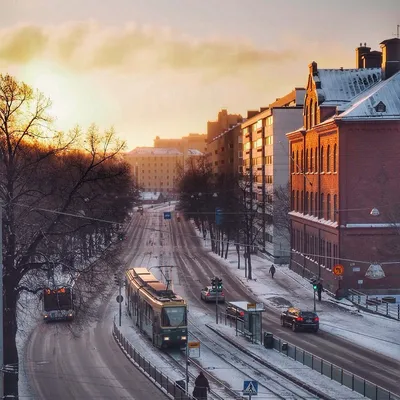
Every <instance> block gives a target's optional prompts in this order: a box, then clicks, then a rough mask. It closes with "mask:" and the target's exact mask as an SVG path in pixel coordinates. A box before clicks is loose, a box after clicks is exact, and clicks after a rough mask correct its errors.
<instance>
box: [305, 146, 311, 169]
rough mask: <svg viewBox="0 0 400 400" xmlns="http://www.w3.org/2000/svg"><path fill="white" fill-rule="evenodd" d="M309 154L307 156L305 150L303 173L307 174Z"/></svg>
mask: <svg viewBox="0 0 400 400" xmlns="http://www.w3.org/2000/svg"><path fill="white" fill-rule="evenodd" d="M308 157H309V154H308V149H307V150H306V159H305V162H304V172H307V171H308V164H309V162H310V160H309V158H308Z"/></svg>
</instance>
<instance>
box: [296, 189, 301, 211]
mask: <svg viewBox="0 0 400 400" xmlns="http://www.w3.org/2000/svg"><path fill="white" fill-rule="evenodd" d="M299 200H300V196H299V191H298V190H297V191H296V211H299V209H300V207H299Z"/></svg>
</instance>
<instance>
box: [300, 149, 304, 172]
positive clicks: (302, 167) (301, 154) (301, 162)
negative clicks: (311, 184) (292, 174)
mask: <svg viewBox="0 0 400 400" xmlns="http://www.w3.org/2000/svg"><path fill="white" fill-rule="evenodd" d="M299 161H300V163H299V172H303V171H304V166H303V150H300V160H299Z"/></svg>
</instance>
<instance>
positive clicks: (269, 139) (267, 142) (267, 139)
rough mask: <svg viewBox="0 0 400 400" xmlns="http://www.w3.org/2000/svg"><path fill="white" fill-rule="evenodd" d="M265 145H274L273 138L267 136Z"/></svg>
mask: <svg viewBox="0 0 400 400" xmlns="http://www.w3.org/2000/svg"><path fill="white" fill-rule="evenodd" d="M265 144H274V138H273V136H272V135H270V136H267V137H266V138H265Z"/></svg>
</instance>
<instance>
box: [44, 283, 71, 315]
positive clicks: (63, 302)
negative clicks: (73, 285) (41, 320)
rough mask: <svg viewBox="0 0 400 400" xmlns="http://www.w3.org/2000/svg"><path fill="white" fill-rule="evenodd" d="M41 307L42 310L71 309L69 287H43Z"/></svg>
mask: <svg viewBox="0 0 400 400" xmlns="http://www.w3.org/2000/svg"><path fill="white" fill-rule="evenodd" d="M43 308H44V311H52V310H71V309H72V308H73V305H72V293H71V289H69V288H62V289H55V290H51V289H45V290H44V293H43Z"/></svg>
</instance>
